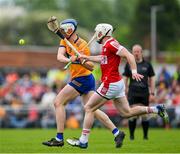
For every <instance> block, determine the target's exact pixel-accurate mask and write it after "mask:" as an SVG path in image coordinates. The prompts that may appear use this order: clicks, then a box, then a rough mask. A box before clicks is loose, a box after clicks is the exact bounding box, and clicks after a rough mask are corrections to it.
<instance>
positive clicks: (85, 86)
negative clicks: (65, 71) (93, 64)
mask: <svg viewBox="0 0 180 154" xmlns="http://www.w3.org/2000/svg"><path fill="white" fill-rule="evenodd" d="M69 85H70V86H72V87H73V88H74V89H76V90H77V91H78V92H79V93H80V95H83V94H87V93H88V92H89V91H94V90H95V79H94V76H93V75H92V74H90V75H88V76H81V77H77V78H74V79H73V80H72V81H71V82H70V83H69Z"/></svg>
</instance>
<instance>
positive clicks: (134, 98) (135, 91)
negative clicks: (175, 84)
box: [123, 44, 155, 140]
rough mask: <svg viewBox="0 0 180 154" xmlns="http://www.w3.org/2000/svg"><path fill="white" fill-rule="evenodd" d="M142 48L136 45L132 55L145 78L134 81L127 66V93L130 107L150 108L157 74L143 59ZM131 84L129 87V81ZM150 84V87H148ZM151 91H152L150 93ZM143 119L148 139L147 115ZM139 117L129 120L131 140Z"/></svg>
mask: <svg viewBox="0 0 180 154" xmlns="http://www.w3.org/2000/svg"><path fill="white" fill-rule="evenodd" d="M142 52H143V51H142V47H141V46H140V45H138V44H136V45H134V46H133V48H132V54H133V55H134V57H135V61H136V64H137V71H138V73H139V74H142V75H143V76H144V78H143V79H142V80H141V81H136V80H133V79H132V73H131V69H130V66H129V64H126V66H125V70H124V73H123V76H124V79H125V85H126V93H127V95H128V101H129V104H130V106H137V105H142V106H149V100H151V101H152V100H154V95H155V73H154V69H153V67H152V65H151V63H149V62H147V61H145V60H144V58H143V53H142ZM129 79H130V83H129V86H128V80H129ZM148 82H149V85H148ZM149 89H150V91H149ZM141 117H142V127H143V133H144V139H146V140H147V139H148V128H149V121H148V117H147V116H146V115H144V116H141ZM136 120H137V117H132V118H130V119H129V131H130V139H131V140H134V132H135V128H136Z"/></svg>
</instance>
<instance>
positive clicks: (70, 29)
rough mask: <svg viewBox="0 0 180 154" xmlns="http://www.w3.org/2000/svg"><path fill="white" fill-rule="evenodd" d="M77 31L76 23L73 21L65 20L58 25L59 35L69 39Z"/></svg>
mask: <svg viewBox="0 0 180 154" xmlns="http://www.w3.org/2000/svg"><path fill="white" fill-rule="evenodd" d="M76 29H77V21H76V20H75V19H66V20H63V21H62V22H61V23H60V31H61V33H62V34H63V35H64V36H65V37H66V38H67V39H69V38H70V37H71V36H72V34H73V33H74V32H75V31H76Z"/></svg>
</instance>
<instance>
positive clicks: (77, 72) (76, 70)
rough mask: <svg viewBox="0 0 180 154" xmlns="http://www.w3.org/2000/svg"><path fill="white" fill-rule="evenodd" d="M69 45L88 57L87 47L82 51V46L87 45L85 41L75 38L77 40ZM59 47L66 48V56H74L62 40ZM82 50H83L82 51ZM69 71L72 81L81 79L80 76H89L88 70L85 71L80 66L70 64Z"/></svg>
mask: <svg viewBox="0 0 180 154" xmlns="http://www.w3.org/2000/svg"><path fill="white" fill-rule="evenodd" d="M71 43H72V45H73V46H74V47H75V48H76V49H77V50H78V51H79V52H80V53H81V54H84V55H87V56H89V55H90V50H89V48H88V47H86V48H85V49H83V48H84V46H86V45H87V42H86V41H85V40H83V39H81V38H80V37H77V39H76V40H75V41H74V42H71ZM60 47H65V48H66V53H67V55H68V56H72V55H75V52H74V51H73V50H72V49H71V48H70V47H69V46H68V45H67V44H66V42H65V41H64V40H61V41H60ZM82 49H83V51H82ZM69 70H70V74H71V78H72V79H74V78H76V77H81V76H88V75H90V74H91V71H89V70H88V69H86V68H85V67H83V66H82V65H80V64H71V65H70V68H69Z"/></svg>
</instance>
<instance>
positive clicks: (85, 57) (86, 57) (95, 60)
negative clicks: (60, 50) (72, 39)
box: [80, 55, 102, 63]
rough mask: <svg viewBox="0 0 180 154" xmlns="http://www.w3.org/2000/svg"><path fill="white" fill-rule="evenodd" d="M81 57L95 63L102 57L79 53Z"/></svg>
mask: <svg viewBox="0 0 180 154" xmlns="http://www.w3.org/2000/svg"><path fill="white" fill-rule="evenodd" d="M80 58H81V59H85V60H86V61H92V62H96V63H100V62H101V59H102V55H97V56H86V55H81V56H80Z"/></svg>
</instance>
